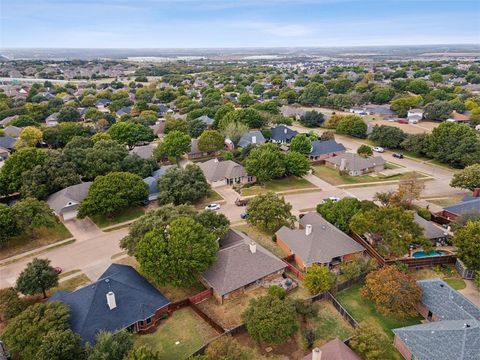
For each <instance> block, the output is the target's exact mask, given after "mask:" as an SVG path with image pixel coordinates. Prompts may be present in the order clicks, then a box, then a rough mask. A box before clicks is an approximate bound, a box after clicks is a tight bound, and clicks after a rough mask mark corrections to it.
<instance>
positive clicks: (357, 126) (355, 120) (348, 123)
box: [336, 115, 367, 138]
mask: <svg viewBox="0 0 480 360" xmlns="http://www.w3.org/2000/svg"><path fill="white" fill-rule="evenodd" d="M336 129H337V133H339V134H344V135H349V136H353V137H358V138H364V137H365V136H366V135H367V124H366V123H365V122H364V121H363V119H362V118H361V117H360V116H358V115H346V116H344V117H343V118H342V119H341V120H340V122H339V123H338V125H337V127H336Z"/></svg>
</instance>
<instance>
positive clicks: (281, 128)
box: [270, 124, 298, 144]
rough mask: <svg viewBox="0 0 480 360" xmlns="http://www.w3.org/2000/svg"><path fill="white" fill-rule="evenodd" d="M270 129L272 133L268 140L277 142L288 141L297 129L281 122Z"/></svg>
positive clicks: (295, 133)
mask: <svg viewBox="0 0 480 360" xmlns="http://www.w3.org/2000/svg"><path fill="white" fill-rule="evenodd" d="M271 131H272V135H271V137H270V140H271V141H272V142H274V143H277V144H284V143H289V142H290V141H291V140H292V139H293V138H294V137H295V136H296V135H297V134H298V132H297V131H295V130H292V129H290V128H289V127H287V126H285V125H283V124H280V125H278V126H276V127H274V128H272V129H271Z"/></svg>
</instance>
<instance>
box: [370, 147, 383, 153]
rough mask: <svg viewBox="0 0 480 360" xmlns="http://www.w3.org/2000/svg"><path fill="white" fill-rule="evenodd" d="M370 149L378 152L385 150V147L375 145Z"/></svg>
mask: <svg viewBox="0 0 480 360" xmlns="http://www.w3.org/2000/svg"><path fill="white" fill-rule="evenodd" d="M372 150H373V151H375V152H379V153H382V152H385V149H384V148H382V147H380V146H375V147H374V148H373V149H372Z"/></svg>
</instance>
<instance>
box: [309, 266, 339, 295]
mask: <svg viewBox="0 0 480 360" xmlns="http://www.w3.org/2000/svg"><path fill="white" fill-rule="evenodd" d="M303 282H304V284H305V287H306V288H307V289H308V291H310V293H311V294H318V293H321V292H324V291H329V290H331V289H332V287H333V286H334V285H335V282H336V277H335V274H333V273H331V272H330V270H329V269H328V266H324V265H318V264H313V265H312V266H310V267H309V268H308V269H307V272H306V273H305V278H304V281H303Z"/></svg>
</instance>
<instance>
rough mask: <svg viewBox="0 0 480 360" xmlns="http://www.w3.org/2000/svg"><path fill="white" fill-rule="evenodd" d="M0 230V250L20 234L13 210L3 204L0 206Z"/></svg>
mask: <svg viewBox="0 0 480 360" xmlns="http://www.w3.org/2000/svg"><path fill="white" fill-rule="evenodd" d="M0 229H2V231H0V248H1V247H2V246H3V245H5V244H6V243H7V242H8V240H10V238H12V237H13V236H15V235H18V234H19V233H20V232H21V228H20V226H19V224H18V222H17V219H16V218H15V213H14V211H13V209H12V208H11V207H9V206H7V205H4V204H0Z"/></svg>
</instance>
